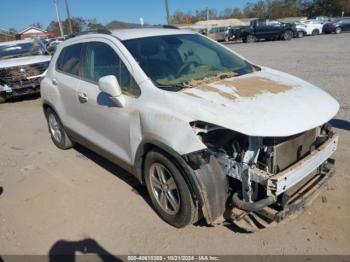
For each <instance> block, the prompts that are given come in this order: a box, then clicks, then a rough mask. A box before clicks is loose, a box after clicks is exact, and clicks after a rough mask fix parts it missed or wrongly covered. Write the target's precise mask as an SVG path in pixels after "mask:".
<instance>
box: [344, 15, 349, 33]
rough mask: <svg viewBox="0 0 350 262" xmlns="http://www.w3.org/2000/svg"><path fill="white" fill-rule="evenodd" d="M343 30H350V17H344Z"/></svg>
mask: <svg viewBox="0 0 350 262" xmlns="http://www.w3.org/2000/svg"><path fill="white" fill-rule="evenodd" d="M343 31H350V18H348V19H344V21H343Z"/></svg>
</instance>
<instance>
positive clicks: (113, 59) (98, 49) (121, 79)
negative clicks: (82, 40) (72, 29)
mask: <svg viewBox="0 0 350 262" xmlns="http://www.w3.org/2000/svg"><path fill="white" fill-rule="evenodd" d="M85 57H86V62H85V63H84V70H83V74H84V77H83V78H84V79H85V80H88V81H91V82H94V83H97V82H98V80H99V79H100V78H101V77H103V76H107V75H114V76H115V77H116V78H117V79H118V83H119V85H120V88H121V89H122V91H123V92H124V93H126V94H130V95H132V96H136V97H137V96H139V95H140V93H141V90H140V89H139V87H138V85H137V84H136V82H135V80H134V78H133V77H132V75H131V74H130V73H129V71H128V69H127V68H126V66H125V65H124V63H123V62H122V60H121V59H120V58H119V56H118V55H117V53H116V52H115V51H114V49H113V48H111V47H110V46H109V45H107V44H105V43H101V42H91V43H89V44H88V45H87V48H86V54H85Z"/></svg>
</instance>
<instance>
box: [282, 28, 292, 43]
mask: <svg viewBox="0 0 350 262" xmlns="http://www.w3.org/2000/svg"><path fill="white" fill-rule="evenodd" d="M282 38H283V40H285V41H289V40H291V39H292V38H293V32H292V31H290V30H287V31H286V32H284V33H283V36H282Z"/></svg>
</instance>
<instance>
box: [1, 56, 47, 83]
mask: <svg viewBox="0 0 350 262" xmlns="http://www.w3.org/2000/svg"><path fill="white" fill-rule="evenodd" d="M47 67H48V63H47V62H44V63H36V64H31V65H22V66H16V67H9V68H3V69H0V84H3V85H4V84H6V85H8V86H9V87H11V88H12V89H18V88H27V87H33V86H35V85H38V83H39V82H38V80H37V78H33V79H28V77H33V76H38V75H41V74H42V73H44V72H45V70H46V69H47Z"/></svg>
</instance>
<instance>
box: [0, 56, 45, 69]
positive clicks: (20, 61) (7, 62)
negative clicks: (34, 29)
mask: <svg viewBox="0 0 350 262" xmlns="http://www.w3.org/2000/svg"><path fill="white" fill-rule="evenodd" d="M50 60H51V56H48V55H36V56H24V57H16V58H10V59H3V60H0V68H7V67H14V66H21V65H30V64H37V63H43V62H50Z"/></svg>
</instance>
